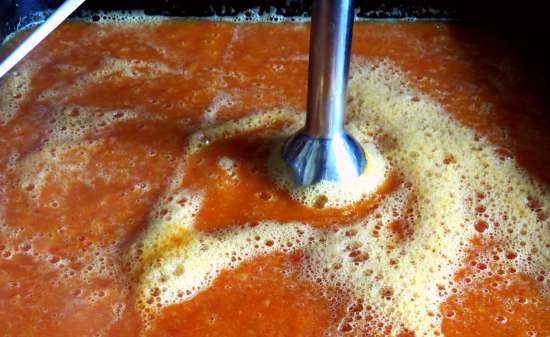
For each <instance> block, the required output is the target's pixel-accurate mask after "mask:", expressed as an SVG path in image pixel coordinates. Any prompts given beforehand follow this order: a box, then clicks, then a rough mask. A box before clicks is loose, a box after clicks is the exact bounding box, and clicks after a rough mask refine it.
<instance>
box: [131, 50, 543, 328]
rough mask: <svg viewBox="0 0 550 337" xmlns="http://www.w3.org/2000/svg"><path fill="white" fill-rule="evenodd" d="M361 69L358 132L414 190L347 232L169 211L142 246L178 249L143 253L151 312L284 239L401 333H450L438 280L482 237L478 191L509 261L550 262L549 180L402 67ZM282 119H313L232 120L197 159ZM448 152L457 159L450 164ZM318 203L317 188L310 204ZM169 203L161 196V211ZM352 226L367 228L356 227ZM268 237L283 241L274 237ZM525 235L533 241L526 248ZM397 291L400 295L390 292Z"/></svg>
mask: <svg viewBox="0 0 550 337" xmlns="http://www.w3.org/2000/svg"><path fill="white" fill-rule="evenodd" d="M351 75H352V77H351V81H350V84H349V94H350V96H351V98H352V99H351V103H350V104H349V106H348V110H349V123H348V125H347V127H348V129H349V130H350V132H352V134H353V135H354V136H356V137H357V138H358V139H360V140H361V141H362V142H363V143H365V144H375V145H373V146H376V148H378V149H379V151H380V156H381V159H382V158H383V159H385V160H387V162H388V165H389V166H391V168H392V170H395V171H396V172H398V174H400V176H401V178H402V179H403V180H404V181H405V182H408V183H410V184H411V186H412V187H411V188H406V187H405V185H402V186H400V187H398V188H397V189H396V190H395V191H393V192H391V193H390V194H389V195H387V196H386V197H385V198H384V199H383V200H382V202H381V205H380V206H379V208H378V209H377V210H376V211H375V212H374V213H373V214H372V215H370V216H367V217H366V218H365V219H361V220H359V221H358V222H357V223H354V224H350V225H347V226H345V227H344V228H342V229H341V230H339V231H337V232H334V231H326V232H325V231H319V230H315V229H313V228H312V227H310V226H308V225H307V224H298V223H292V224H282V223H275V222H261V223H260V224H259V225H258V226H256V227H253V228H250V227H245V228H240V227H239V228H235V229H231V230H228V231H223V232H220V233H215V234H204V233H197V232H195V231H194V230H193V223H194V215H195V214H196V212H197V210H198V209H199V208H200V200H199V198H197V199H193V197H191V199H193V200H196V203H194V202H191V203H184V204H183V205H178V206H176V205H172V206H173V207H172V206H170V207H167V208H166V209H167V210H168V213H167V214H166V215H164V216H165V217H166V216H168V218H171V219H170V220H168V219H158V218H155V220H153V221H152V223H151V226H150V230H149V231H148V232H146V234H145V235H144V236H143V238H142V241H141V244H138V245H137V246H139V247H166V248H167V249H166V250H160V251H154V249H153V250H150V251H145V250H142V251H139V250H136V254H137V260H136V262H135V265H136V266H138V267H136V270H139V274H138V275H137V277H138V279H139V280H140V286H139V289H138V293H139V294H140V298H141V301H140V305H139V307H140V309H142V310H143V311H144V312H145V313H146V314H147V315H149V314H151V313H155V312H157V311H158V309H159V308H162V307H163V306H165V305H168V304H172V303H178V302H182V301H185V300H188V299H190V298H192V297H193V296H194V295H196V294H197V293H198V292H200V291H203V290H205V289H207V288H208V286H209V285H210V284H211V282H212V280H213V279H215V277H216V276H217V275H218V274H219V272H220V271H221V270H223V269H227V268H235V267H237V266H238V265H239V264H240V262H241V261H243V260H246V259H250V258H252V257H254V256H258V255H261V254H266V253H269V252H274V251H285V250H284V248H283V247H288V244H289V243H291V244H292V245H291V247H288V248H286V251H292V250H294V249H302V250H304V251H306V252H307V253H308V254H309V255H311V257H312V258H311V262H310V263H309V264H308V265H307V266H306V267H305V269H304V275H305V276H306V277H309V278H311V279H312V280H315V279H318V278H320V279H322V280H323V281H322V282H323V283H324V284H325V285H327V286H334V285H335V282H339V283H340V284H344V285H346V286H347V287H348V290H349V291H350V293H351V294H352V295H353V296H352V297H353V298H354V299H362V300H364V301H365V303H368V304H370V305H372V306H373V307H374V308H375V310H376V312H377V313H378V314H379V316H380V317H379V318H381V319H383V320H384V321H385V322H387V323H389V324H392V326H394V327H396V328H395V331H394V333H395V332H397V330H398V328H397V327H399V326H403V327H405V328H408V329H411V330H414V331H415V332H416V334H417V336H435V334H436V333H437V332H439V331H440V318H439V317H438V315H437V313H438V309H439V305H440V303H441V302H442V301H443V300H444V299H445V296H439V295H438V293H439V292H440V290H439V289H438V288H439V287H440V286H445V287H447V289H448V288H449V286H450V284H451V283H452V277H453V275H454V273H455V272H456V270H457V268H459V267H460V266H461V259H462V258H463V256H464V250H465V248H466V247H467V246H468V244H469V240H470V239H471V238H472V237H473V235H474V234H475V232H474V229H473V228H474V227H473V223H474V221H475V220H476V217H477V216H478V215H476V214H475V211H474V208H475V207H474V206H475V205H471V204H470V203H469V202H468V199H469V198H472V197H473V196H474V195H475V193H476V192H479V191H481V192H483V193H485V194H486V195H487V196H488V197H487V198H486V199H485V200H484V205H485V207H486V211H485V214H486V215H487V217H486V218H485V219H486V220H487V222H489V223H492V222H498V223H499V224H500V227H498V228H496V227H494V226H491V227H490V228H489V230H488V232H487V233H488V235H490V236H492V237H493V238H495V239H497V240H500V239H503V240H507V242H509V243H508V247H507V248H508V249H514V250H515V251H517V252H518V254H519V256H518V258H517V259H515V260H513V261H509V262H508V263H510V264H512V265H514V267H515V268H516V269H518V270H519V271H520V272H526V273H529V274H532V273H533V272H534V271H535V270H536V269H548V268H549V267H550V258H549V256H548V253H547V247H549V246H550V233H549V228H550V224H549V221H548V220H547V219H546V220H538V219H537V216H536V214H535V212H533V211H531V210H530V209H529V208H528V207H527V204H526V198H527V196H531V197H534V198H536V199H537V200H538V201H539V202H540V204H541V205H542V206H541V208H542V210H543V211H544V212H548V210H549V209H550V193H549V191H548V190H547V189H546V188H545V187H543V186H542V185H540V184H538V183H537V182H535V181H533V179H532V178H530V177H529V176H528V174H527V173H526V172H525V171H523V170H522V169H520V168H519V167H518V166H517V164H516V163H515V162H514V161H513V160H510V159H509V160H504V161H502V160H500V159H498V157H497V156H496V155H495V153H494V149H495V148H494V146H492V145H491V144H490V143H489V142H488V141H487V140H486V139H484V138H482V137H481V138H479V137H476V134H475V132H473V131H472V130H470V129H468V128H466V127H464V126H462V125H460V124H459V123H457V122H456V121H454V120H453V119H452V118H451V117H450V116H449V115H448V113H447V112H446V111H445V110H444V108H443V107H442V106H441V105H439V104H437V103H436V102H434V101H433V100H432V99H431V98H430V97H427V96H426V95H423V94H422V93H420V92H418V91H416V90H414V89H413V88H411V87H410V85H409V84H407V82H406V81H405V78H404V76H403V75H402V73H401V72H400V71H399V69H397V68H396V67H395V66H393V65H392V64H389V63H388V62H367V61H359V62H356V63H355V64H354V66H353V69H352V71H351ZM276 120H288V121H289V123H291V125H292V127H290V128H288V129H287V131H286V132H285V133H284V135H286V134H288V133H290V132H293V131H295V130H296V129H297V128H298V127H299V125H301V123H302V122H303V121H302V120H301V119H300V118H298V117H297V116H296V114H294V113H291V112H284V111H275V112H266V113H263V114H257V115H254V116H251V117H247V118H244V119H242V120H237V121H230V122H227V123H225V124H222V125H218V126H216V127H212V128H209V129H206V130H201V131H198V132H197V133H196V134H195V135H193V136H192V137H191V140H190V142H189V148H188V149H187V151H186V156H189V155H190V154H193V153H197V152H198V151H200V150H201V149H202V148H204V147H206V146H208V144H209V143H211V142H212V141H214V140H215V139H218V138H221V137H228V136H231V135H234V134H239V133H242V132H246V131H247V130H251V129H256V128H260V127H262V126H264V125H267V124H269V123H271V122H273V121H276ZM267 137H275V135H273V134H271V135H268V136H267ZM373 152H374V150H373ZM449 156H452V158H453V159H454V160H453V161H452V162H451V163H449V164H445V163H444V160H445V158H449ZM229 159H231V158H229ZM184 162H185V160H184ZM184 168H185V164H182V170H184ZM180 179H181V177H180V178H176V179H175V180H176V181H179V180H180ZM172 186H173V188H171V189H170V192H169V193H168V194H170V193H172V194H173V193H179V192H178V187H177V186H179V185H178V184H174V185H172ZM357 186H358V187H359V189H362V188H363V187H364V186H362V185H357ZM195 192H196V193H199V194H200V191H195ZM325 192H326V191H325ZM329 192H330V191H329ZM181 193H183V192H181ZM186 193H187V192H186ZM354 193H355V192H354ZM334 195H335V196H337V195H338V194H334ZM357 195H361V194H360V193H359V194H357ZM411 195H414V196H415V197H416V199H417V201H416V203H415V204H414V208H413V214H412V219H411V221H412V227H413V228H412V229H413V231H414V233H413V234H412V236H411V237H410V238H406V239H404V240H398V239H396V237H395V235H392V233H391V231H390V230H389V229H388V227H389V223H390V222H391V221H393V220H395V219H396V218H397V219H404V217H405V214H404V209H405V206H406V204H407V201H408V198H409V197H410V196H411ZM315 197H316V196H315ZM174 199H175V198H173V199H172V200H174ZM314 199H315V198H313V196H312V199H311V200H314ZM164 200H170V199H169V198H168V199H164ZM299 200H310V199H304V198H299ZM163 207H164V206H163V205H162V204H161V205H158V207H157V209H162V208H163ZM377 224H378V225H380V226H381V230H380V233H379V235H378V236H374V235H373V234H372V231H373V228H374V226H375V225H377ZM181 228H185V230H186V231H185V236H186V239H185V240H181V241H178V240H176V242H177V244H175V245H166V244H165V243H166V242H171V241H173V240H174V239H177V238H178V236H179V237H181V236H182V232H181ZM522 228H523V229H527V230H526V231H524V233H525V234H521V229H522ZM510 229H511V230H512V233H511V234H510V233H509V232H508V231H509V230H510ZM350 230H354V231H355V232H356V235H355V236H352V237H350V236H349V235H346V234H345V233H349V231H350ZM300 233H303V234H300ZM257 237H259V238H260V239H259V240H257ZM267 239H270V240H273V242H274V244H273V245H272V246H269V245H265V244H263V242H264V241H265V240H267ZM521 241H523V242H524V244H525V247H521V246H520V242H521ZM148 245H149V246H148ZM349 246H355V247H357V249H359V250H361V251H362V252H364V253H368V254H369V259H368V260H366V261H362V262H360V263H355V262H354V261H353V260H352V259H351V258H350V257H349V256H348V252H347V251H346V247H349ZM529 252H535V253H531V254H530V256H531V258H532V262H531V263H530V264H528V263H527V260H526V259H527V255H528V254H529ZM144 256H146V258H143V257H144ZM326 270H328V272H327V271H326ZM331 275H332V276H334V278H331V277H330V276H331ZM388 290H389V291H390V293H391V299H385V298H384V296H382V294H384V293H385V292H388ZM433 313H436V315H433ZM353 324H355V325H356V326H362V327H366V328H371V329H373V330H372V331H376V329H377V328H376V327H369V326H368V323H365V322H361V321H358V322H354V323H353Z"/></svg>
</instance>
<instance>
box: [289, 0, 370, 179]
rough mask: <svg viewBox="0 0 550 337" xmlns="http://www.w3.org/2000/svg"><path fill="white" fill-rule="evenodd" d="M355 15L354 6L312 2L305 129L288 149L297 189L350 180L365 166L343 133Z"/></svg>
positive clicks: (348, 0) (346, 1)
mask: <svg viewBox="0 0 550 337" xmlns="http://www.w3.org/2000/svg"><path fill="white" fill-rule="evenodd" d="M353 15H354V13H353V3H352V0H316V1H314V2H313V9H312V15H311V36H310V47H309V73H308V74H309V75H308V76H309V77H308V101H307V117H306V125H305V127H304V128H303V129H302V130H301V131H299V132H298V133H297V134H296V135H294V136H293V137H291V138H290V139H289V140H288V141H287V142H286V144H285V146H284V147H283V158H284V160H285V161H286V163H287V164H288V165H289V167H290V168H291V170H292V173H293V176H294V181H295V182H296V183H297V184H298V185H310V184H314V183H316V182H319V181H321V180H329V181H346V180H350V179H352V178H355V177H357V176H359V175H361V174H362V173H363V171H364V169H365V166H366V160H365V153H364V152H363V149H362V148H361V146H360V145H359V144H358V143H357V141H355V140H354V139H353V138H352V137H351V136H350V135H349V134H348V133H347V132H346V131H345V130H344V120H345V110H346V89H347V77H348V70H349V59H350V48H351V35H352V28H353Z"/></svg>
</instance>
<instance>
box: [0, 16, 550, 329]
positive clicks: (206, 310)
mask: <svg viewBox="0 0 550 337" xmlns="http://www.w3.org/2000/svg"><path fill="white" fill-rule="evenodd" d="M307 28H308V26H307V25H306V24H296V23H283V24H272V23H254V24H232V23H221V22H209V21H165V22H162V23H160V24H155V25H142V26H140V25H109V24H105V25H97V24H92V23H84V22H71V23H67V24H64V25H63V26H61V27H60V28H59V29H58V30H57V31H55V32H54V34H53V35H52V36H51V37H50V38H48V40H47V41H46V42H44V43H43V44H42V45H40V46H39V48H38V49H37V50H36V51H34V52H33V53H32V54H31V55H30V56H29V58H28V60H27V61H25V62H28V63H36V64H37V66H36V68H37V70H36V71H35V72H34V73H33V75H32V77H31V78H30V86H29V89H28V91H27V92H26V94H25V95H24V96H23V97H20V98H17V99H18V101H17V102H19V103H18V104H19V105H17V108H16V114H15V115H14V116H13V117H12V118H11V119H9V120H7V121H5V122H3V123H0V335H2V336H4V335H5V336H35V337H39V336H48V337H52V336H60V337H62V336H96V334H98V335H101V336H139V335H140V334H148V335H150V336H324V333H325V332H327V331H329V332H332V333H334V334H335V335H345V334H347V330H346V327H345V326H338V322H339V321H340V320H339V319H340V316H341V315H342V313H343V311H344V310H349V308H347V307H346V306H345V305H344V304H342V303H333V302H332V301H331V300H330V299H331V296H330V294H331V293H332V292H337V291H338V289H323V288H322V287H321V286H320V285H319V284H317V283H315V282H312V281H310V280H306V279H305V278H304V277H302V275H301V274H300V272H299V270H300V268H301V265H302V263H303V259H304V258H307V256H306V255H304V254H301V253H295V254H289V255H284V254H271V255H267V256H262V257H257V258H255V259H252V260H251V261H247V262H244V263H242V264H241V265H240V267H238V268H236V269H233V270H226V271H222V272H221V274H220V275H219V276H218V277H217V278H216V279H215V280H214V281H213V284H212V285H211V286H210V287H209V288H208V289H206V290H205V291H203V292H201V293H199V294H198V295H197V296H195V297H193V298H192V299H190V300H188V301H186V302H183V303H180V304H175V305H171V306H167V307H165V308H163V309H162V310H161V313H160V316H159V317H158V318H157V319H156V320H155V321H154V322H153V323H152V328H151V329H148V330H147V329H145V327H144V326H143V324H142V320H141V318H140V315H139V313H138V312H137V311H136V309H135V284H133V282H134V280H133V279H132V278H131V277H130V276H128V275H129V274H128V269H129V267H128V261H127V260H126V259H125V258H124V256H126V253H127V250H128V247H129V245H131V244H132V242H134V240H135V239H136V238H137V237H138V236H139V235H140V233H141V232H142V231H143V230H144V229H145V228H146V225H147V219H148V215H149V213H150V211H151V208H152V207H153V205H154V204H155V202H156V201H157V199H158V198H159V197H160V195H161V194H162V192H163V191H164V189H165V188H166V187H167V184H168V177H169V176H170V175H172V174H173V173H174V170H175V169H176V167H177V158H179V157H180V156H181V155H182V151H183V149H184V145H185V144H186V142H187V136H188V135H189V134H190V132H192V131H193V130H195V129H197V128H198V127H199V126H201V125H204V124H205V123H208V122H209V121H208V120H205V115H204V114H203V112H204V111H206V110H208V109H209V108H210V111H215V114H214V115H213V117H212V116H211V117H210V118H213V119H214V120H215V121H216V122H221V121H225V120H230V119H235V118H239V117H243V116H246V115H249V114H251V113H254V112H257V111H261V110H266V109H273V108H280V107H288V108H291V109H295V110H299V111H304V110H305V98H306V87H307V86H306V80H307V58H305V57H304V55H307V50H308V29H307ZM353 53H354V55H357V56H362V57H367V58H388V59H390V60H392V61H393V62H395V63H396V64H397V65H398V66H400V67H401V68H402V69H404V70H405V71H406V72H407V76H408V78H409V80H410V81H411V83H412V84H413V85H414V86H416V87H417V88H418V89H419V90H421V91H423V92H425V93H427V94H429V95H430V96H432V97H433V98H434V99H435V100H436V101H438V102H440V103H441V104H442V105H444V107H445V108H446V109H447V110H448V111H449V112H450V113H451V114H452V116H453V117H454V118H455V119H457V120H459V121H460V122H461V123H463V124H465V125H467V126H469V127H471V128H474V129H475V130H477V131H478V132H479V133H480V134H483V135H487V136H488V137H489V138H490V139H491V141H492V142H494V143H495V144H497V145H499V146H501V148H502V153H503V154H504V155H507V156H513V157H515V158H516V159H517V160H518V162H519V163H520V165H521V166H522V167H524V168H526V169H527V170H528V171H529V172H530V173H531V174H532V175H534V176H536V177H538V178H540V179H542V180H543V181H546V182H547V183H550V170H548V168H550V156H548V149H549V148H550V136H548V130H549V129H550V122H549V121H550V118H548V116H550V115H549V114H548V107H547V106H544V105H542V103H541V102H542V101H541V99H540V97H541V93H540V92H539V91H538V90H539V89H538V88H537V87H536V86H535V85H531V84H530V82H529V81H528V80H527V79H526V77H524V76H520V75H521V74H522V73H521V68H518V67H517V63H516V60H515V59H514V56H513V53H510V51H509V50H508V49H507V46H506V45H505V44H503V43H502V42H500V41H499V40H498V39H496V38H495V37H493V36H491V35H489V34H488V33H485V32H483V31H481V30H479V29H476V28H472V27H466V26H463V25H460V24H455V23H437V22H423V23H367V22H361V23H357V24H356V27H355V28H354V37H353ZM495 58H496V59H498V61H497V62H495ZM116 59H133V60H139V61H145V62H150V63H154V62H162V64H164V65H165V66H166V67H169V68H170V69H168V70H164V69H163V68H162V67H159V68H154V69H152V68H148V66H147V65H144V64H142V63H140V62H135V63H133V64H132V65H131V67H130V69H131V70H130V71H131V72H133V73H131V74H129V75H128V76H124V77H119V76H118V74H119V73H120V72H121V71H123V70H121V69H120V68H116V64H115V63H113V64H115V65H114V66H113V67H115V68H113V69H117V70H115V71H113V72H112V73H106V74H104V75H103V76H105V77H106V78H109V79H110V80H109V81H103V82H101V84H95V83H94V79H93V78H89V77H87V74H89V73H91V72H92V71H94V70H96V69H98V68H100V67H102V66H105V64H107V63H108V62H114V61H113V60H116ZM20 69H21V67H19V68H17V69H16V70H15V71H16V72H17V71H20ZM144 73H146V74H153V76H152V77H151V78H148V79H147V80H144V79H143V77H142V74H144ZM52 88H55V89H56V90H57V94H53V95H51V92H50V91H49V90H51V89H52ZM220 92H226V93H230V94H231V96H232V97H233V103H232V104H228V105H223V104H221V105H219V106H217V107H214V108H213V107H212V104H213V102H215V101H216V100H217V99H219V97H217V95H219V93H220ZM48 93H50V95H49V94H48ZM6 99H7V98H6V97H0V100H6ZM60 100H62V102H63V103H62V104H63V105H64V106H66V107H72V106H75V105H78V106H84V107H87V108H89V109H87V110H86V112H83V111H79V110H78V109H72V108H67V109H66V110H63V111H58V112H55V113H54V111H53V107H54V103H55V102H58V101H60ZM483 103H487V104H491V105H492V106H493V109H491V110H490V112H487V113H485V114H483V115H481V114H479V113H478V110H479V109H478V107H479V106H480V104H483ZM2 106H3V105H2V104H0V107H2ZM212 109H214V110H212ZM544 109H546V110H544ZM90 111H91V112H90ZM540 111H544V112H546V115H543V114H541V113H540ZM83 114H89V115H90V116H91V117H86V118H88V119H86V118H84V124H83V126H82V128H81V129H83V130H84V131H83V132H84V135H83V136H82V137H80V136H79V137H76V136H75V137H76V138H75V137H73V138H70V137H72V136H71V135H65V134H64V133H63V132H64V131H66V130H62V129H55V130H53V131H52V125H64V126H65V128H66V129H71V128H73V129H74V130H78V129H79V127H78V125H80V124H78V125H77V126H76V127H75V124H71V123H72V122H71V121H73V120H75V121H77V122H74V123H80V122H78V121H79V120H80V119H79V118H81V117H83ZM129 115H132V118H131V119H128V120H124V119H125V118H126V117H127V116H129ZM87 116H88V115H87ZM102 118H104V119H105V118H107V119H108V120H107V121H106V122H103V124H102V122H101V121H102V120H103V119H102ZM114 119H119V120H122V121H123V122H120V123H117V124H116V125H113V126H111V125H110V124H109V121H110V120H114ZM0 121H1V120H0ZM96 121H99V122H96ZM61 122H62V123H61ZM59 123H61V124H59ZM86 123H87V124H86ZM91 124H93V125H92V126H90V125H91ZM503 130H505V131H506V132H503ZM75 132H76V131H75ZM57 134H61V135H64V136H60V137H58V138H55V137H54V136H55V135H57ZM70 139H72V140H71V141H72V142H73V144H75V146H73V147H71V148H70V149H67V150H65V149H64V148H63V147H62V146H58V145H59V144H61V145H62V144H64V142H68V141H69V140H70ZM74 139H77V140H76V141H74ZM49 144H56V146H51V147H50V148H49V149H50V150H46V151H44V150H42V151H41V152H40V153H41V154H40V156H38V154H37V153H38V150H39V149H41V148H42V146H46V147H47V146H49ZM268 145H269V144H267V143H266V141H265V140H261V139H257V138H255V136H254V135H249V136H247V137H233V138H231V139H228V140H221V141H217V142H215V143H214V144H212V146H209V147H208V148H206V149H205V150H202V151H201V152H199V153H197V154H196V155H194V156H192V157H191V159H190V162H189V165H188V168H187V171H186V174H185V177H184V179H183V182H182V184H183V186H184V187H186V188H190V189H193V188H202V189H204V190H205V191H206V196H205V200H204V203H203V206H202V208H201V209H200V210H199V213H198V215H197V224H196V228H197V229H198V230H200V231H204V232H216V231H218V230H221V229H228V228H230V227H231V226H238V225H248V226H254V224H255V223H256V222H257V221H260V220H279V221H282V222H286V221H303V222H307V223H311V224H312V225H314V226H316V227H318V228H321V229H330V228H331V226H332V225H333V224H335V223H347V222H349V221H352V220H353V219H356V218H358V217H362V216H364V215H365V214H368V213H369V212H372V211H373V210H374V209H375V208H376V207H377V200H376V198H374V199H373V200H368V201H365V202H362V203H360V204H359V205H356V206H354V207H350V208H345V209H339V210H338V209H330V208H324V207H323V204H322V202H321V203H320V204H319V205H318V206H319V207H318V208H307V207H305V206H303V205H301V204H300V203H298V202H296V201H294V200H292V199H291V198H290V197H289V196H288V194H287V193H286V192H284V191H282V190H280V189H279V188H277V187H275V186H274V185H273V183H272V182H271V181H270V179H269V176H268V174H267V171H266V167H265V159H266V158H267V155H268V152H267V151H268ZM37 156H38V157H37ZM220 156H230V157H231V158H232V159H233V160H235V161H236V163H237V165H238V168H239V180H238V181H237V182H231V180H230V179H228V177H227V176H226V173H225V172H224V171H222V170H221V169H220V168H219V167H217V166H216V162H217V160H218V158H219V157H220ZM397 179H398V178H395V179H394V180H391V181H390V182H388V183H387V184H386V185H385V186H384V187H383V188H382V190H381V191H382V192H384V191H391V190H392V188H394V187H395V185H396V184H397V183H396V181H397ZM393 230H394V231H395V232H396V233H399V235H400V236H401V237H404V236H406V235H408V234H407V233H409V232H410V228H408V227H407V224H404V223H400V222H396V223H395V224H394V225H393ZM478 249H479V251H478V253H479V252H482V251H483V247H479V248H478ZM474 255H475V254H474ZM475 268H477V266H473V265H472V264H471V263H470V261H465V262H464V269H463V271H462V274H460V275H457V285H458V286H457V287H458V288H460V289H461V291H460V292H459V293H457V294H454V295H451V296H450V297H449V298H448V299H447V300H446V301H445V302H444V304H443V305H442V306H441V313H440V314H441V315H442V317H443V325H442V331H443V334H444V335H445V336H447V337H459V336H461V337H469V336H492V337H504V336H534V335H530V333H531V331H538V333H539V335H537V336H550V312H549V308H550V300H549V299H548V297H546V295H544V294H543V293H542V291H541V287H542V286H541V280H536V279H531V278H529V277H527V276H525V275H522V274H515V275H514V276H513V277H511V276H500V275H492V276H488V277H487V278H485V279H481V280H476V281H474V282H469V283H468V282H465V281H464V280H465V279H466V278H467V274H468V270H470V269H475ZM541 277H542V278H543V279H544V277H547V275H543V276H541ZM495 283H496V284H497V285H496V286H494V284H495ZM343 297H344V298H345V296H343ZM373 310H374V311H375V310H376V308H373ZM435 314H438V313H435ZM504 323H506V324H504ZM331 329H332V330H331ZM362 333H364V335H365V336H369V335H370V334H371V332H369V331H366V332H362ZM402 335H403V336H410V335H414V332H407V331H404V332H403V334H402Z"/></svg>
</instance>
